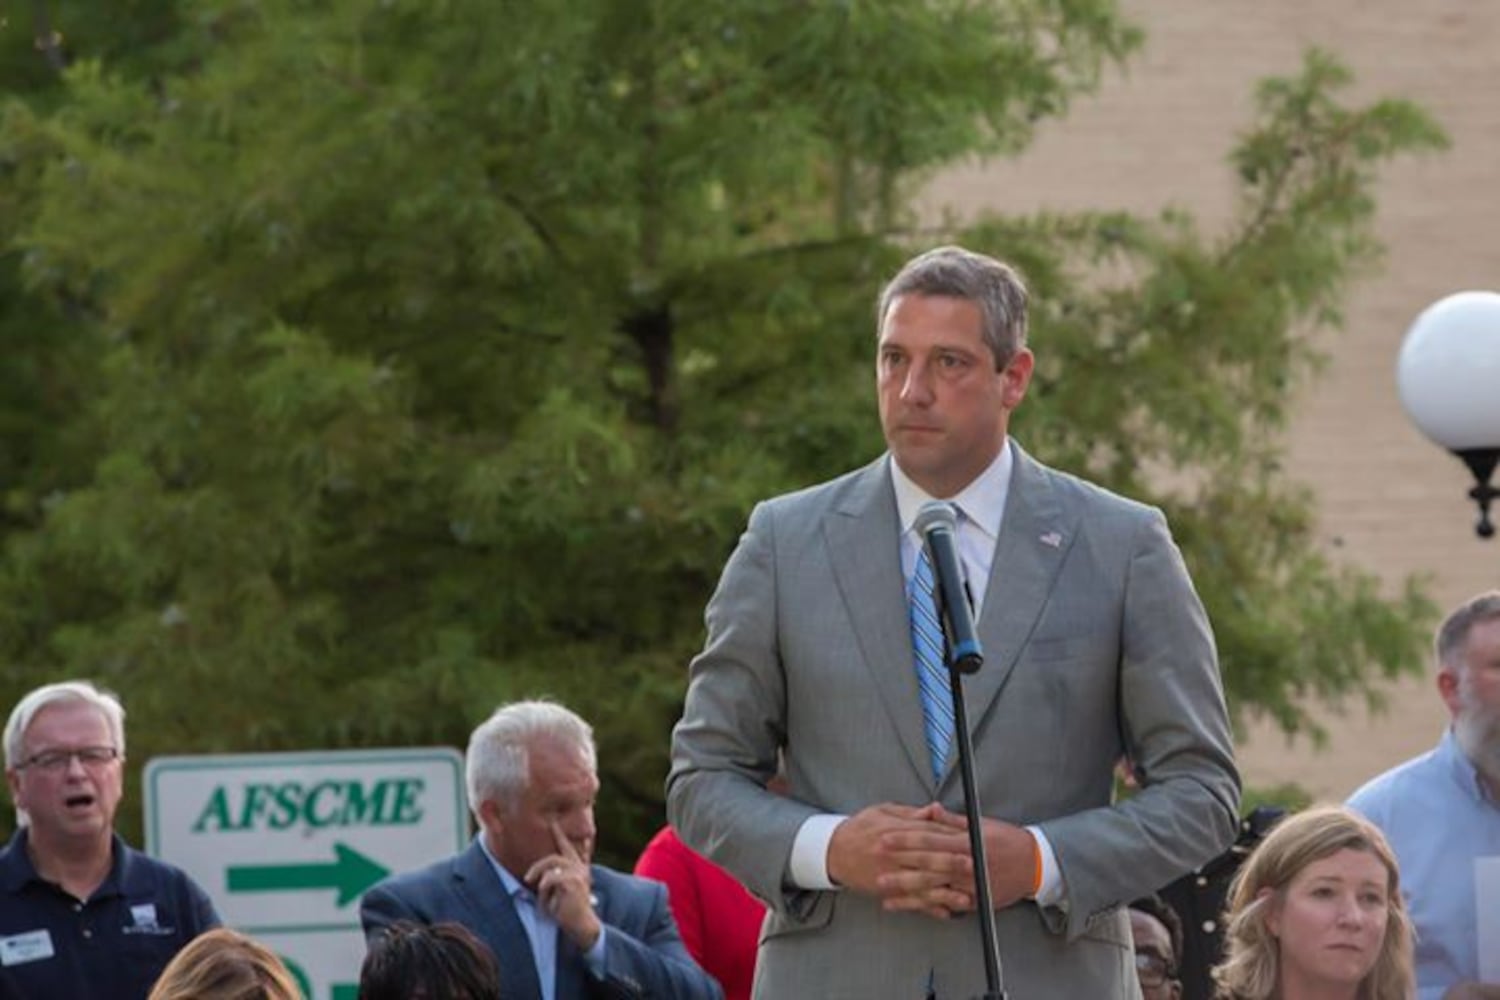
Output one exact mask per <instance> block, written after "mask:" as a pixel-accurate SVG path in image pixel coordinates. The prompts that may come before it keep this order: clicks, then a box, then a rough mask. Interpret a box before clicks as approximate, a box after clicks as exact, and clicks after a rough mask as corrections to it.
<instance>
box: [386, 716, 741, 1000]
mask: <svg viewBox="0 0 1500 1000" xmlns="http://www.w3.org/2000/svg"><path fill="white" fill-rule="evenodd" d="M465 771H466V779H467V785H468V792H469V808H470V809H471V810H472V811H473V813H474V818H475V820H476V821H477V822H478V824H479V828H480V833H479V836H478V837H476V838H475V840H474V844H473V845H472V846H471V847H469V848H468V849H467V850H466V851H464V852H463V853H461V854H459V855H457V856H455V857H452V858H449V859H447V860H445V861H440V862H438V863H437V864H435V865H431V866H429V867H427V868H424V869H422V870H420V871H415V872H408V873H406V874H402V875H396V876H393V877H391V878H389V879H386V880H385V881H383V882H381V883H380V884H379V885H377V886H375V887H374V888H373V889H371V890H370V891H369V892H367V893H365V896H364V899H363V900H362V901H361V903H360V919H361V921H362V922H363V924H364V927H365V933H366V934H367V935H368V936H369V937H370V939H371V940H372V941H374V940H375V939H376V938H377V937H378V935H380V934H381V933H382V932H383V930H384V929H385V928H386V927H388V926H390V925H391V924H392V923H394V922H396V921H398V920H413V921H416V922H418V923H424V924H431V923H438V922H441V921H455V922H457V923H460V924H463V925H464V926H465V927H467V928H468V929H469V930H471V931H473V932H474V934H475V935H476V936H477V937H479V939H480V940H482V941H483V942H484V943H485V944H486V945H488V946H489V948H490V950H491V951H492V952H494V954H495V958H496V959H497V960H498V961H499V964H500V993H501V995H502V996H504V997H505V998H506V1000H581V998H604V997H610V998H625V997H653V998H663V1000H709V998H720V997H722V993H721V992H720V990H719V986H718V984H717V983H716V982H715V981H714V980H713V979H712V978H711V977H710V976H709V975H708V974H707V973H706V972H704V971H703V970H702V969H700V968H699V967H698V966H697V965H695V964H694V963H693V959H692V957H691V956H690V955H689V954H688V951H687V948H686V947H684V945H683V943H682V938H681V936H680V935H679V934H678V932H677V925H676V924H675V923H674V922H673V920H672V913H671V910H670V909H668V907H667V894H666V890H665V889H664V888H663V887H662V886H661V885H660V884H658V883H656V882H650V881H647V880H645V879H639V878H636V877H634V876H631V875H624V874H621V873H619V872H616V871H613V870H612V869H609V868H606V867H604V866H603V865H595V864H592V863H591V858H592V857H593V853H594V834H595V829H594V799H595V797H596V796H597V795H598V793H599V778H598V776H597V774H596V765H595V752H594V736H593V731H592V730H591V729H590V727H589V725H588V723H586V722H584V721H583V719H581V718H579V717H578V716H577V715H576V714H574V713H573V712H571V711H569V710H568V709H566V708H564V707H563V706H561V705H558V704H555V703H553V702H548V701H522V702H514V703H512V704H509V705H503V706H501V707H500V708H499V709H497V710H496V711H495V713H494V714H493V715H491V716H490V717H489V718H488V719H487V720H485V722H483V723H482V724H481V725H480V726H479V728H478V729H476V730H474V734H473V735H472V736H471V737H470V738H469V751H468V754H467V757H466V760H465Z"/></svg>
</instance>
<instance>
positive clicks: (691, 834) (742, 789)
mask: <svg viewBox="0 0 1500 1000" xmlns="http://www.w3.org/2000/svg"><path fill="white" fill-rule="evenodd" d="M774 510H775V507H774V505H773V504H768V503H762V504H759V505H757V506H756V508H755V510H754V511H752V512H751V514H750V523H749V526H748V527H747V528H746V529H745V533H744V535H742V536H741V538H740V541H739V544H738V545H737V546H736V547H735V550H734V553H733V555H731V556H730V557H729V561H728V562H727V563H726V564H725V566H724V572H723V574H722V576H720V578H719V586H718V588H717V589H716V590H715V591H714V595H713V597H712V598H711V599H710V600H709V602H708V609H707V611H706V612H705V613H704V617H705V620H706V623H707V625H708V639H707V642H706V643H705V645H704V648H703V651H702V652H701V653H699V654H698V655H697V656H696V657H694V659H693V662H692V664H691V665H690V667H689V681H688V691H687V699H686V702H685V704H684V707H683V715H682V720H681V721H680V722H679V723H678V724H677V727H676V729H674V730H673V733H672V769H671V772H670V774H669V775H668V777H667V815H668V818H669V819H670V820H671V823H672V826H673V827H674V828H675V829H676V830H677V832H678V835H679V836H681V838H682V840H683V842H684V843H686V844H687V845H688V846H690V847H692V848H693V849H694V850H696V851H698V852H699V853H700V854H702V855H703V856H704V857H706V858H708V859H709V860H711V861H713V862H714V863H716V864H718V865H720V866H721V867H723V868H725V869H727V870H728V871H730V872H731V873H733V874H734V876H735V877H736V878H738V879H739V880H740V882H742V883H743V884H744V885H745V887H746V888H748V889H749V890H750V891H751V892H752V893H754V894H755V895H756V896H758V897H760V898H761V899H763V900H770V901H773V902H774V904H775V905H776V907H777V908H778V909H779V910H782V911H783V912H787V911H790V910H791V909H793V908H794V907H796V906H797V905H798V903H797V899H798V897H799V895H800V896H806V895H808V894H806V893H801V894H799V893H798V892H796V891H794V890H790V889H789V888H788V887H787V864H788V861H789V859H790V857H791V853H792V844H793V842H794V841H795V839H796V836H797V831H798V830H799V829H800V828H801V827H802V824H803V823H804V822H806V821H807V819H809V818H810V817H812V816H815V815H817V814H818V810H817V809H814V808H812V807H810V806H807V805H805V804H803V803H800V802H796V801H794V800H792V799H789V798H786V797H784V796H780V795H776V794H774V793H772V792H768V791H766V787H765V786H766V782H767V781H769V780H770V779H771V777H772V776H773V775H774V774H775V773H776V753H777V750H778V748H779V747H780V746H781V745H782V743H783V742H784V741H785V736H786V697H787V695H786V680H785V676H784V674H783V665H782V661H781V652H780V648H779V645H778V642H777V629H778V608H777V605H778V600H779V595H778V594H777V587H776V565H775V563H776V542H775V518H774Z"/></svg>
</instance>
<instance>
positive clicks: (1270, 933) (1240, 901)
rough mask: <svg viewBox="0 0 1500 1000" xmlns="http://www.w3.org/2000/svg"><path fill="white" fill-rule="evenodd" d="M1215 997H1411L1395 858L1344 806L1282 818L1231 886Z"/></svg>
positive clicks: (1408, 943) (1407, 934) (1407, 929)
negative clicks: (1221, 960)
mask: <svg viewBox="0 0 1500 1000" xmlns="http://www.w3.org/2000/svg"><path fill="white" fill-rule="evenodd" d="M1226 923H1227V927H1228V929H1227V931H1226V934H1225V959H1224V962H1223V964H1221V965H1220V966H1219V967H1218V968H1216V969H1214V981H1215V982H1216V983H1217V984H1218V987H1219V992H1218V994H1217V996H1218V997H1219V998H1221V1000H1410V997H1411V996H1412V994H1413V991H1414V975H1413V971H1412V969H1413V959H1412V930H1411V921H1410V920H1409V919H1408V917H1407V915H1406V906H1405V904H1404V903H1403V902H1402V899H1401V884H1400V877H1399V875H1398V873H1397V870H1396V859H1395V856H1394V855H1393V854H1392V853H1391V848H1390V845H1388V844H1387V843H1386V841H1385V837H1384V836H1382V835H1381V833H1380V831H1379V830H1378V829H1377V828H1376V827H1375V826H1373V825H1372V824H1371V823H1369V822H1368V821H1366V820H1365V819H1364V818H1363V817H1361V816H1359V815H1358V814H1357V813H1354V812H1352V811H1350V810H1349V809H1346V808H1344V807H1343V806H1320V807H1317V808H1313V809H1308V810H1306V811H1305V812H1302V813H1298V814H1296V815H1294V816H1289V817H1288V818H1286V819H1284V820H1282V821H1281V822H1280V823H1279V824H1278V825H1277V826H1276V827H1275V828H1274V829H1273V830H1272V831H1271V833H1270V834H1269V835H1268V836H1267V837H1266V839H1265V840H1263V841H1261V843H1260V845H1259V846H1258V847H1256V849H1255V851H1254V853H1253V854H1251V855H1250V857H1249V859H1248V860H1247V861H1246V862H1245V864H1244V867H1242V868H1241V869H1240V872H1239V875H1238V876H1237V877H1236V878H1235V881H1234V885H1233V886H1232V887H1231V889H1230V902H1229V912H1228V914H1227V916H1226Z"/></svg>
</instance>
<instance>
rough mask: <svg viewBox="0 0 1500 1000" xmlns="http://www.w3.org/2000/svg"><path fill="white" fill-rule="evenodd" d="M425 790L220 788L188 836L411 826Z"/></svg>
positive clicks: (402, 784)
mask: <svg viewBox="0 0 1500 1000" xmlns="http://www.w3.org/2000/svg"><path fill="white" fill-rule="evenodd" d="M424 791H425V785H424V783H423V781H422V780H421V779H420V778H400V779H395V780H390V779H377V780H374V781H347V780H343V781H341V780H329V781H319V782H317V783H316V784H312V785H309V784H306V783H304V782H301V781H283V782H279V783H275V784H272V783H269V782H250V783H248V784H243V785H234V784H223V785H218V786H216V787H215V788H214V790H213V792H211V793H210V794H209V797H208V801H207V802H205V803H203V812H202V813H201V814H200V815H199V816H198V818H197V820H195V821H194V822H193V832H194V833H210V832H214V831H225V830H255V829H261V830H288V829H291V828H293V827H296V826H304V827H306V828H308V829H311V830H320V829H323V828H325V827H330V826H339V827H347V826H415V825H417V824H419V823H420V822H421V821H422V814H423V806H422V802H421V799H422V795H423V792H424Z"/></svg>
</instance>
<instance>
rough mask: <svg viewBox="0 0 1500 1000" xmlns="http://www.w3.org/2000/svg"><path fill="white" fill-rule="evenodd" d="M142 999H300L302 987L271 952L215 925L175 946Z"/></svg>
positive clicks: (242, 936)
mask: <svg viewBox="0 0 1500 1000" xmlns="http://www.w3.org/2000/svg"><path fill="white" fill-rule="evenodd" d="M147 1000H302V991H301V990H299V989H298V988H297V984H296V983H295V982H293V980H292V974H291V973H290V972H288V971H287V967H286V966H285V965H283V964H282V961H281V959H279V958H277V957H276V954H275V952H273V951H271V949H269V948H267V947H266V946H265V945H263V944H261V943H260V942H259V941H256V940H255V939H254V938H250V937H247V936H245V935H244V934H241V933H240V932H239V931H232V930H229V929H228V928H227V927H220V928H218V929H216V930H211V931H208V932H206V933H204V934H200V935H199V936H198V937H196V938H194V939H193V940H192V942H191V943H190V944H188V946H187V947H186V948H184V949H182V950H181V951H179V952H178V953H177V956H176V957H175V958H173V959H172V961H171V962H170V963H169V964H168V965H167V967H166V968H165V969H164V970H162V974H161V978H160V979H158V980H157V981H156V986H155V988H153V989H152V990H151V995H150V996H149V997H147Z"/></svg>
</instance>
